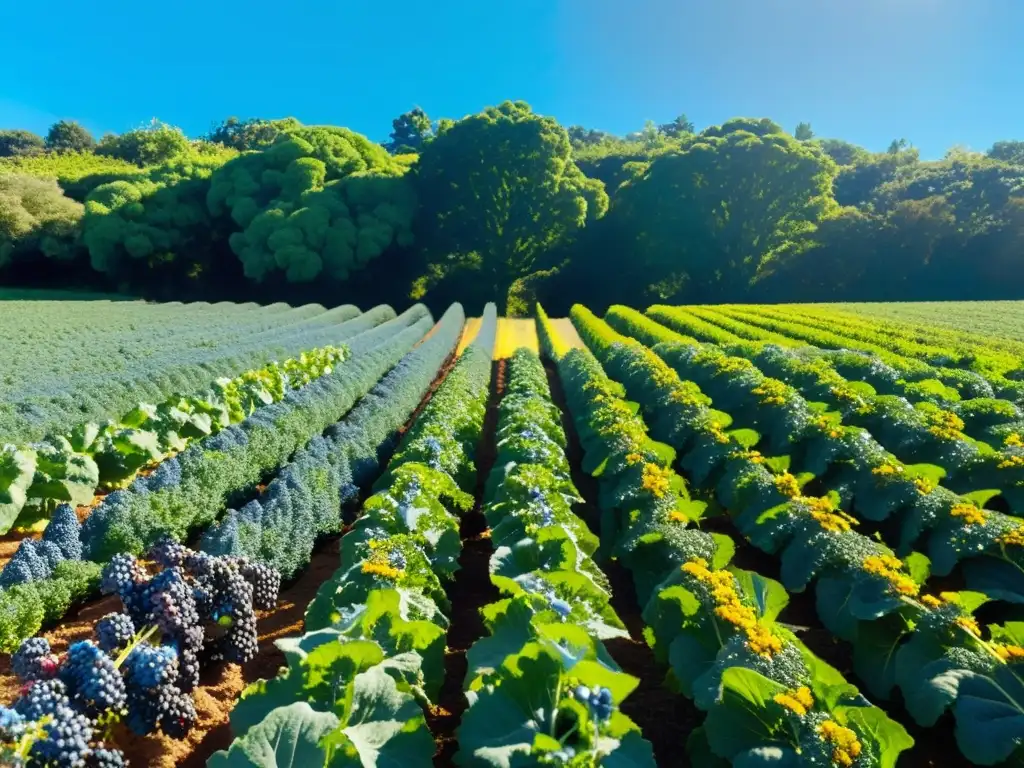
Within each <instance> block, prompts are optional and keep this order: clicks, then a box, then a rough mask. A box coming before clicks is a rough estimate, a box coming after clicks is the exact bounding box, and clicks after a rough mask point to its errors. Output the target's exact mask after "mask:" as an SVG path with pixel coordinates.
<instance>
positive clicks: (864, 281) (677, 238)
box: [0, 102, 1024, 314]
mask: <svg viewBox="0 0 1024 768" xmlns="http://www.w3.org/2000/svg"><path fill="white" fill-rule="evenodd" d="M235 153H242V154H241V156H240V157H236V155H235ZM8 173H18V174H28V175H32V176H39V177H44V178H50V179H56V180H57V183H58V184H59V185H60V188H61V189H63V191H64V194H65V195H66V196H67V197H69V198H71V199H72V200H77V201H79V202H82V203H84V202H86V198H87V197H89V196H90V195H92V197H91V201H90V204H89V205H88V206H87V212H86V227H85V229H86V235H87V237H86V238H85V239H84V241H81V240H80V241H78V242H79V246H78V247H76V245H75V238H76V237H77V235H76V234H74V233H68V236H67V240H68V242H67V243H65V244H64V246H63V247H62V249H61V250H62V251H63V252H64V253H68V254H77V255H76V257H75V258H74V259H73V260H72V261H70V262H68V264H67V267H66V268H65V269H62V270H61V271H54V270H52V269H47V268H46V266H45V265H46V264H47V263H48V260H47V259H46V253H45V252H44V251H43V250H41V248H40V240H39V239H38V238H35V237H33V236H31V235H30V234H27V233H26V234H24V235H19V236H18V240H19V244H18V246H17V249H18V252H19V254H21V255H22V257H21V258H19V260H18V261H17V262H16V263H12V264H8V266H7V267H6V268H4V271H3V273H0V280H2V281H4V282H7V283H14V284H18V285H34V286H37V287H46V288H52V287H59V286H76V287H78V286H82V285H86V284H88V285H91V286H92V287H95V288H100V289H108V290H109V289H115V290H119V291H131V292H134V293H137V294H141V295H145V296H150V297H155V298H165V299H189V298H202V299H214V300H219V299H231V300H250V299H255V300H259V301H268V302H269V301H279V300H284V301H289V302H293V303H302V302H307V301H320V302H327V303H335V302H343V301H355V300H357V299H358V300H367V299H368V300H371V301H384V302H392V303H402V302H406V301H409V300H410V299H414V300H422V301H426V302H428V303H429V304H430V305H431V306H435V307H441V306H443V305H446V304H448V303H450V302H451V301H454V300H461V301H466V302H467V303H468V304H469V306H471V307H472V306H479V305H481V304H482V303H483V302H485V301H490V300H494V301H498V302H500V303H501V305H502V307H503V309H504V310H506V311H508V312H510V313H513V314H517V313H525V312H526V311H527V309H528V307H529V306H530V303H531V302H533V301H537V300H539V301H544V302H545V303H547V304H548V305H549V306H551V308H552V309H553V310H555V311H558V312H564V311H566V310H567V309H568V306H567V305H564V301H563V300H562V299H561V297H562V296H570V295H571V296H572V298H573V299H585V300H587V301H588V302H589V303H591V304H592V305H594V306H597V307H603V306H607V305H611V304H615V303H628V304H634V305H642V304H648V303H652V302H664V301H667V302H689V303H714V302H725V301H733V302H738V301H846V300H859V301H870V300H893V299H901V300H939V299H974V300H981V299H999V298H1015V297H1017V296H1018V295H1019V294H1020V291H1021V289H1022V287H1024V286H1022V285H1021V282H1020V275H1021V274H1022V273H1021V270H1020V269H1019V268H1018V264H1019V253H1020V252H1021V249H1022V247H1024V142H1022V141H1013V140H1008V141H998V142H996V143H995V144H994V145H993V146H992V148H991V149H990V150H989V151H988V152H987V153H978V152H970V151H966V150H963V149H958V148H954V149H951V150H950V151H949V152H948V153H947V154H946V156H945V157H944V158H942V159H941V160H934V161H923V160H921V158H920V156H919V153H918V151H917V150H916V149H914V148H913V147H912V146H911V145H910V144H909V143H908V142H907V140H906V139H896V140H894V141H893V142H892V143H891V144H890V145H889V147H888V148H887V149H886V150H885V151H882V152H871V151H869V150H868V149H865V148H863V147H860V146H857V145H855V144H851V143H849V142H847V141H843V140H841V139H835V138H825V137H819V136H816V135H815V133H814V131H813V130H812V128H811V126H810V124H809V123H800V124H798V125H797V126H795V128H794V130H793V133H792V134H790V133H789V132H787V131H785V130H783V129H782V128H781V127H780V126H779V125H777V124H776V123H774V122H772V121H771V120H768V119H763V118H762V119H752V118H737V119H733V120H728V121H726V122H725V123H723V124H722V125H720V126H710V127H705V128H703V129H702V130H699V129H698V128H697V126H695V125H694V124H693V122H692V121H691V120H689V118H687V116H686V115H685V114H680V115H679V116H678V117H676V118H675V119H674V120H671V121H670V122H667V123H661V124H658V123H655V122H654V121H650V120H649V121H647V123H646V124H645V125H644V126H643V127H642V128H641V129H640V130H638V131H635V132H633V133H630V134H628V135H626V136H625V137H620V136H615V135H612V134H610V133H607V132H604V131H600V130H596V129H592V128H588V127H584V126H578V125H576V126H571V127H569V128H568V129H565V128H563V127H562V126H560V125H559V124H558V122H557V121H556V120H555V119H553V118H551V117H546V116H541V115H537V114H535V113H534V112H532V111H531V109H530V107H529V106H528V105H527V104H525V103H524V102H505V103H503V104H501V105H498V106H496V107H489V108H487V109H485V110H484V111H483V112H481V113H479V114H475V115H468V116H466V117H464V118H462V119H459V120H452V119H447V118H441V119H439V120H432V119H431V118H430V116H428V115H427V113H426V112H425V111H424V110H423V109H421V108H420V107H414V108H413V109H411V110H409V111H407V112H405V113H403V114H401V115H399V116H398V117H396V118H394V119H393V120H392V130H391V133H390V135H389V137H388V140H387V141H385V142H383V143H382V144H376V143H374V142H372V141H370V140H369V139H367V138H366V137H364V136H362V135H359V134H357V133H354V132H352V131H350V130H348V129H345V128H339V127H333V126H303V125H302V124H301V123H300V122H299V121H298V120H296V119H295V118H292V117H286V118H283V119H264V118H251V119H244V120H242V119H239V118H237V117H230V118H228V119H227V120H225V121H223V122H222V123H220V124H219V125H216V126H214V127H213V128H212V129H211V131H210V133H209V134H207V135H206V136H205V137H203V138H202V139H200V140H196V141H192V140H190V139H188V138H187V137H186V136H185V135H184V134H182V133H181V131H180V130H178V129H177V128H174V127H172V126H169V125H167V124H165V123H161V122H159V121H156V120H154V121H153V122H152V123H151V124H149V125H147V126H145V127H142V128H139V129H136V130H132V131H128V132H127V133H124V134H122V135H113V134H108V135H106V136H104V137H103V139H102V140H101V141H100V142H99V144H98V145H95V144H94V142H93V140H92V137H91V136H90V135H89V134H88V132H87V131H86V130H85V129H84V128H82V127H81V126H80V125H78V124H77V123H74V122H69V121H61V122H59V123H57V124H55V125H54V126H53V127H52V128H51V129H50V131H49V132H48V134H47V136H46V138H45V140H44V139H42V138H40V137H38V136H35V135H34V134H31V133H29V132H27V131H22V130H16V129H14V130H4V131H0V175H5V174H8ZM112 182H120V183H118V184H116V185H115V186H104V185H108V184H110V183H112ZM101 187H102V189H100V188H101ZM106 218H110V221H105V219H106ZM9 229H10V227H9ZM82 242H84V247H82V246H81V243H82ZM47 248H48V250H49V251H51V252H52V251H53V250H54V247H53V243H52V242H50V241H48V244H47ZM8 250H10V249H8ZM610 274H613V275H615V279H614V280H609V279H608V276H609V275H610Z"/></svg>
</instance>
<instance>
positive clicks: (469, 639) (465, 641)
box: [427, 360, 505, 766]
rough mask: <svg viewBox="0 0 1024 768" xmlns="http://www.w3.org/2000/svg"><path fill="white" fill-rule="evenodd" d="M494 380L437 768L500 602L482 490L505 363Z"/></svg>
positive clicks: (436, 724) (450, 652)
mask: <svg viewBox="0 0 1024 768" xmlns="http://www.w3.org/2000/svg"><path fill="white" fill-rule="evenodd" d="M491 379H492V381H493V382H494V386H493V387H492V388H491V394H490V397H489V398H488V402H487V414H486V415H485V417H484V427H483V433H482V435H481V441H480V448H479V450H478V451H477V455H476V468H477V484H476V499H477V504H476V507H475V508H474V509H473V511H472V512H470V513H469V514H468V515H465V516H464V517H463V518H462V521H461V523H460V526H459V533H460V534H461V536H462V554H461V556H460V557H459V565H460V566H461V567H460V569H459V571H458V572H457V573H456V574H455V579H454V581H453V582H452V583H451V584H450V585H448V589H447V593H448V599H449V600H450V601H451V605H452V611H451V626H450V627H449V629H448V639H447V647H446V649H445V659H444V666H445V678H444V683H443V685H442V686H441V693H440V696H439V699H438V703H437V706H436V707H434V709H433V710H432V711H430V712H429V713H428V714H427V724H428V725H429V726H430V730H431V733H433V734H434V743H435V745H436V751H435V753H434V765H436V766H450V765H452V757H453V756H454V754H455V752H456V751H457V750H458V742H457V739H456V730H457V729H458V727H459V723H460V722H462V714H463V713H464V712H465V711H466V697H465V696H464V695H463V693H462V685H463V681H464V680H465V677H466V669H467V664H466V652H467V651H468V650H469V648H470V646H472V645H473V643H475V642H476V641H477V640H478V639H480V638H481V637H483V635H484V633H485V629H484V625H483V621H482V620H481V618H480V608H481V607H483V606H484V605H487V604H488V603H492V602H495V601H496V600H499V599H500V597H501V596H500V594H499V593H498V590H497V589H496V588H495V587H494V585H493V584H492V583H491V580H490V578H489V572H490V571H489V563H490V557H491V552H492V548H491V542H490V531H489V530H488V529H487V522H486V520H485V519H484V516H483V513H482V512H481V511H480V503H481V500H482V499H483V492H484V485H485V484H486V482H487V476H488V475H489V474H490V471H491V467H493V466H494V459H495V441H494V433H495V431H496V429H497V422H498V410H497V405H498V401H499V400H500V399H501V396H502V395H503V394H504V392H505V361H504V360H499V361H497V362H495V363H494V364H493V367H492V373H491Z"/></svg>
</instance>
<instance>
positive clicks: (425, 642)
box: [209, 306, 496, 766]
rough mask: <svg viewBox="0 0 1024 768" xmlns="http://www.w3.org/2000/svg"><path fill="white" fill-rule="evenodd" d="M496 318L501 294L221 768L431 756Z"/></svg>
mask: <svg viewBox="0 0 1024 768" xmlns="http://www.w3.org/2000/svg"><path fill="white" fill-rule="evenodd" d="M495 326H496V318H495V310H494V307H493V306H489V307H488V308H487V310H486V312H485V321H484V323H482V325H481V329H480V332H479V333H478V335H477V337H476V339H475V341H474V342H473V343H472V344H470V345H469V347H467V349H466V350H465V351H464V352H463V353H462V355H461V356H460V357H459V358H458V360H457V361H456V363H455V364H454V366H452V368H451V370H450V371H449V373H448V375H447V376H446V377H445V379H444V381H443V382H442V384H441V385H440V386H439V387H438V389H437V390H436V392H435V393H434V395H433V396H432V398H431V399H430V401H429V402H428V403H427V405H426V407H425V408H424V409H423V411H422V412H421V413H420V415H419V417H418V418H417V419H416V421H415V422H414V423H413V425H412V427H411V428H410V429H409V431H408V432H407V433H406V434H405V435H404V437H403V439H402V441H401V443H400V444H399V447H398V450H397V452H396V454H395V455H394V457H393V458H392V460H391V462H390V463H389V465H388V468H387V471H386V473H385V474H384V476H383V477H382V478H381V479H380V480H379V481H378V483H377V485H376V488H377V492H376V493H375V494H374V495H373V496H371V497H370V498H369V499H367V501H366V503H365V504H364V505H363V511H362V514H361V516H360V517H359V518H358V519H357V520H356V522H355V524H354V525H353V527H352V528H351V530H350V531H349V532H348V533H346V534H345V536H343V537H342V540H341V566H340V567H339V569H338V570H337V571H336V572H335V574H334V575H333V576H332V577H331V578H330V579H329V580H327V581H326V582H324V584H323V585H322V586H321V588H320V590H319V591H318V593H317V596H316V597H315V598H314V600H313V602H312V603H311V604H310V605H309V607H308V609H307V612H306V622H305V624H306V625H305V629H306V634H305V635H303V636H301V637H298V638H289V639H286V640H281V641H279V642H278V645H279V647H280V648H281V649H282V651H283V652H284V654H285V657H286V660H287V668H286V669H285V670H283V671H282V673H281V674H280V675H278V677H276V678H275V679H273V680H270V681H263V682H260V683H257V684H256V685H254V686H251V687H250V688H249V689H247V690H246V692H245V693H244V694H243V696H242V699H241V700H240V701H239V703H238V704H237V706H236V707H235V708H234V710H233V711H232V713H231V729H232V732H233V733H235V734H236V736H237V738H236V739H235V741H234V742H232V744H231V746H230V747H229V749H228V750H226V751H224V752H219V753H217V754H215V755H214V756H213V757H212V758H211V760H210V763H209V764H210V765H211V766H220V765H266V764H275V765H296V766H298V765H327V764H334V763H332V762H331V761H332V760H333V761H340V760H346V761H351V762H352V763H353V764H361V765H375V764H381V763H390V764H395V765H409V766H421V765H429V764H430V758H431V755H432V754H433V741H432V739H431V736H430V733H429V730H428V729H427V725H426V720H425V717H424V712H423V707H424V706H430V705H431V704H432V703H433V702H435V701H436V700H437V695H438V692H439V690H440V686H441V682H442V679H443V676H444V647H445V642H444V639H445V631H446V629H447V626H448V622H449V619H448V616H447V612H448V610H449V606H448V603H447V599H446V596H445V593H444V589H443V586H442V579H443V580H447V579H450V578H451V576H452V574H453V573H454V572H455V570H456V568H457V567H458V556H459V551H460V548H461V540H460V538H459V522H458V515H459V514H460V513H463V512H466V511H468V510H469V509H470V508H471V507H472V505H473V499H472V496H471V495H469V494H468V493H467V489H468V488H469V487H470V486H471V484H472V483H473V481H474V479H475V472H474V471H473V457H474V454H475V451H476V448H477V444H478V442H479V440H480V435H481V431H482V427H483V419H484V410H485V401H486V397H487V392H488V382H489V380H490V370H491V352H492V348H493V344H494V333H495ZM461 328H462V323H461V322H460V323H459V324H458V330H460V331H461ZM438 335H442V336H443V337H444V341H443V345H444V346H446V347H448V348H454V346H455V344H456V343H457V341H458V335H457V334H450V333H449V332H448V329H446V328H444V327H441V328H439V329H438V331H436V332H435V334H434V336H432V337H431V339H428V340H427V342H425V343H430V341H432V340H433V338H435V337H437V336H438Z"/></svg>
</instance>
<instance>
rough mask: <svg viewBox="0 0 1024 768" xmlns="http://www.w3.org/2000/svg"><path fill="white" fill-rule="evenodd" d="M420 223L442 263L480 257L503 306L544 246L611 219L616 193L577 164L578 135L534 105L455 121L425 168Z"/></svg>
mask: <svg viewBox="0 0 1024 768" xmlns="http://www.w3.org/2000/svg"><path fill="white" fill-rule="evenodd" d="M416 181H417V186H418V188H419V198H420V200H421V205H422V208H421V214H420V221H421V223H422V230H423V232H424V236H425V237H426V239H427V241H428V243H429V246H430V252H431V253H432V254H433V255H434V257H435V259H436V260H437V261H443V260H444V259H447V258H449V257H450V258H451V259H452V260H453V261H455V262H466V261H470V262H473V265H474V268H476V269H478V270H479V272H480V274H481V280H482V281H484V285H485V286H486V287H485V288H484V289H483V290H484V292H485V293H486V298H491V299H496V300H499V301H501V302H502V305H505V303H506V302H507V301H508V296H509V290H510V289H511V287H512V284H513V283H514V282H515V281H516V280H517V279H518V278H520V277H523V276H525V275H528V274H530V273H531V272H533V271H534V270H535V266H536V265H537V261H538V259H540V258H541V256H542V255H543V254H544V253H545V251H546V250H547V249H549V248H551V247H552V246H554V245H555V244H557V243H559V242H562V241H563V240H565V239H566V238H569V237H572V235H573V234H574V233H576V232H577V231H579V230H580V229H581V228H582V227H583V226H585V225H586V223H587V222H588V221H591V220H594V219H597V218H599V217H601V216H603V215H604V213H605V211H606V210H607V208H608V195H607V194H606V193H605V191H604V185H603V184H601V182H599V181H597V180H594V179H588V178H586V177H585V176H584V175H583V173H582V172H581V171H580V170H579V168H577V167H576V165H575V163H573V161H572V150H571V147H570V145H569V136H568V134H567V133H566V131H565V129H564V128H563V127H562V126H560V125H559V124H558V123H557V122H556V121H555V120H554V119H553V118H550V117H541V116H540V115H536V114H534V113H533V112H532V111H531V110H530V106H529V105H528V104H526V103H525V102H521V101H517V102H511V101H506V102H505V103H503V104H501V105H499V106H497V107H488V108H487V109H485V110H484V111H483V112H481V113H480V114H477V115H471V116H469V117H466V118H464V119H462V120H459V121H458V122H456V123H454V124H453V125H452V126H451V127H450V128H448V129H447V130H445V131H443V132H441V133H440V134H439V135H438V136H437V137H436V138H435V139H434V140H433V141H431V142H430V143H429V144H427V146H426V147H425V148H424V150H423V153H422V155H420V161H419V164H418V167H417V179H416Z"/></svg>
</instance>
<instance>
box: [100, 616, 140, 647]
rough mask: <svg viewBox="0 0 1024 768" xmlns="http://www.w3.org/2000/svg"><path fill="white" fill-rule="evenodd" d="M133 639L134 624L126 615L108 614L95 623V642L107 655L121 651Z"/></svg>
mask: <svg viewBox="0 0 1024 768" xmlns="http://www.w3.org/2000/svg"><path fill="white" fill-rule="evenodd" d="M134 637H135V624H134V622H132V619H131V616H129V615H128V614H126V613H108V614H107V615H106V616H104V617H103V618H102V619H100V620H99V621H98V622H96V642H97V644H98V645H99V647H100V648H102V649H103V650H104V651H106V652H107V653H112V652H114V651H119V650H123V649H125V648H127V647H128V645H129V644H130V643H131V642H132V638H134Z"/></svg>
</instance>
